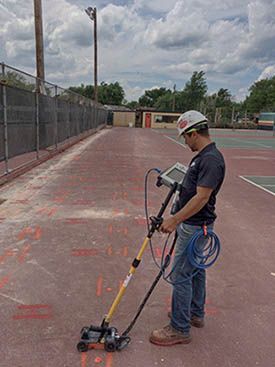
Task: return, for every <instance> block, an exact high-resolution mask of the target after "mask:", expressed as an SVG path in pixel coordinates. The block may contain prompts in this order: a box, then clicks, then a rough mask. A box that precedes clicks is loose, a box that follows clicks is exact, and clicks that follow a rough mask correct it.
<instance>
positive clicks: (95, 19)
mask: <svg viewBox="0 0 275 367" xmlns="http://www.w3.org/2000/svg"><path fill="white" fill-rule="evenodd" d="M94 45H95V51H94V57H95V61H94V62H95V65H94V81H95V86H94V88H95V102H97V101H98V95H97V14H96V8H94Z"/></svg>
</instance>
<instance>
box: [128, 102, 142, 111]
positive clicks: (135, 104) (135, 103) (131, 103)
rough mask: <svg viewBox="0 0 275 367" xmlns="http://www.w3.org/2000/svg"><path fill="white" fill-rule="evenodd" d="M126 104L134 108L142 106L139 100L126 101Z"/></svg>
mask: <svg viewBox="0 0 275 367" xmlns="http://www.w3.org/2000/svg"><path fill="white" fill-rule="evenodd" d="M125 106H126V107H128V108H131V109H132V110H135V109H136V108H138V107H140V106H139V103H138V102H137V101H131V102H126V103H125Z"/></svg>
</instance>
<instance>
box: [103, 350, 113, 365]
mask: <svg viewBox="0 0 275 367" xmlns="http://www.w3.org/2000/svg"><path fill="white" fill-rule="evenodd" d="M112 363H113V354H112V353H108V354H107V357H106V364H105V367H112Z"/></svg>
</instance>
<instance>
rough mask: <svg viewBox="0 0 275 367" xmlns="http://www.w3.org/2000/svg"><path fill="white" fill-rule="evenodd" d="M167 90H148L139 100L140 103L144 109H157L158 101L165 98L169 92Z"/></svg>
mask: <svg viewBox="0 0 275 367" xmlns="http://www.w3.org/2000/svg"><path fill="white" fill-rule="evenodd" d="M168 91H169V92H170V93H171V91H170V90H167V89H166V88H154V89H150V90H146V91H145V93H144V94H143V95H142V96H141V97H140V98H139V100H138V103H139V104H140V105H141V106H143V107H155V105H156V103H157V100H158V99H159V98H160V97H161V96H164V95H165V94H166V93H167V92H168Z"/></svg>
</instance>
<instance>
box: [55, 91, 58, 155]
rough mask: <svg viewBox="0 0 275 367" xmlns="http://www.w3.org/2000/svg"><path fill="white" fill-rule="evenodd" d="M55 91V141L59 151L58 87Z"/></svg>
mask: <svg viewBox="0 0 275 367" xmlns="http://www.w3.org/2000/svg"><path fill="white" fill-rule="evenodd" d="M54 89H55V116H54V135H55V136H54V140H55V148H56V149H57V144H58V128H57V121H58V101H57V85H55V87H54Z"/></svg>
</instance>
